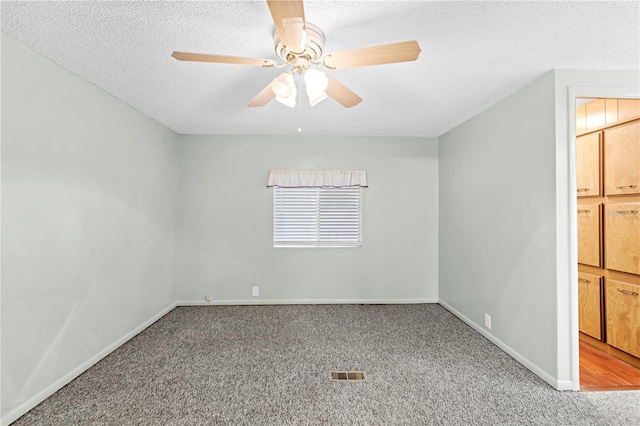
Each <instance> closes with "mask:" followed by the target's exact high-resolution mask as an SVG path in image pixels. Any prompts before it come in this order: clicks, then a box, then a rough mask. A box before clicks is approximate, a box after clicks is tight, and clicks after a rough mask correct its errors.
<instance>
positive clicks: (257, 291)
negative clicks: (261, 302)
mask: <svg viewBox="0 0 640 426" xmlns="http://www.w3.org/2000/svg"><path fill="white" fill-rule="evenodd" d="M252 294H253V297H257V296H260V287H257V286H256V287H253V293H252Z"/></svg>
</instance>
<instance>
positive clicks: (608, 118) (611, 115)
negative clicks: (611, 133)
mask: <svg viewBox="0 0 640 426" xmlns="http://www.w3.org/2000/svg"><path fill="white" fill-rule="evenodd" d="M604 106H605V119H604V121H605V124H606V125H607V126H608V125H610V124H615V123H617V122H618V100H617V99H605V100H604Z"/></svg>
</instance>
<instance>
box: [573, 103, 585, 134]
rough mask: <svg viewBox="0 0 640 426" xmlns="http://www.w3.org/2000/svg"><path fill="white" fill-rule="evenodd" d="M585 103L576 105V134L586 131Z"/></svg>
mask: <svg viewBox="0 0 640 426" xmlns="http://www.w3.org/2000/svg"><path fill="white" fill-rule="evenodd" d="M586 108H587V107H586V105H585V104H582V105H580V106H577V107H576V135H581V134H583V133H584V132H586V131H587V111H586Z"/></svg>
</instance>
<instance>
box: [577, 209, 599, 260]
mask: <svg viewBox="0 0 640 426" xmlns="http://www.w3.org/2000/svg"><path fill="white" fill-rule="evenodd" d="M600 218H601V215H600V204H578V263H582V264H583V265H591V266H597V267H600V266H602V265H601V259H602V252H601V250H600V247H601V246H602V244H601V243H600V235H601V232H600Z"/></svg>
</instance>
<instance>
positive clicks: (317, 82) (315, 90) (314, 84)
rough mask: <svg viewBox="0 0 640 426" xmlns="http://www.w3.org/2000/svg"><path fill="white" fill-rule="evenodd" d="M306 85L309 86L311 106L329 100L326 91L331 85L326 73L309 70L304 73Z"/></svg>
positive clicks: (308, 94)
mask: <svg viewBox="0 0 640 426" xmlns="http://www.w3.org/2000/svg"><path fill="white" fill-rule="evenodd" d="M304 83H305V85H306V86H307V96H308V97H309V105H311V106H312V107H313V106H316V105H318V104H319V103H320V102H322V101H324V100H325V99H327V93H326V90H327V86H328V85H329V78H328V77H327V75H326V74H325V73H323V72H320V71H317V70H314V69H308V70H307V71H306V72H305V73H304Z"/></svg>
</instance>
